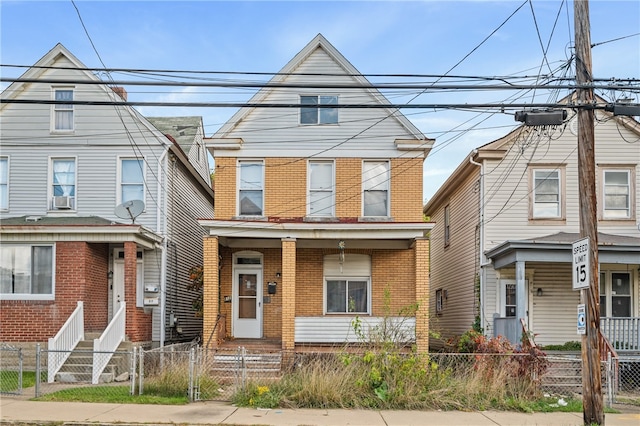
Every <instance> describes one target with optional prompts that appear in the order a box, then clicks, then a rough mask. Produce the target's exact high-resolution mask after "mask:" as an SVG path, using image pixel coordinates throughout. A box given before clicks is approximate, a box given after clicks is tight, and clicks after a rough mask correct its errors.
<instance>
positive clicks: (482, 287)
mask: <svg viewBox="0 0 640 426" xmlns="http://www.w3.org/2000/svg"><path fill="white" fill-rule="evenodd" d="M477 153H478V150H477V149H474V150H473V152H472V153H471V155H469V162H470V163H471V164H473V165H474V166H478V167H480V180H479V183H478V192H479V193H480V200H479V203H480V209H479V211H480V213H479V215H480V220H479V221H478V227H479V229H478V240H479V247H478V251H479V253H478V265H479V266H480V270H479V271H478V278H479V280H480V326H481V327H482V328H483V329H485V328H486V327H485V325H486V324H485V317H484V300H485V295H484V291H485V276H484V266H486V265H488V263H485V262H484V165H483V163H478V162H476V161H474V160H473V156H474V155H476V154H477Z"/></svg>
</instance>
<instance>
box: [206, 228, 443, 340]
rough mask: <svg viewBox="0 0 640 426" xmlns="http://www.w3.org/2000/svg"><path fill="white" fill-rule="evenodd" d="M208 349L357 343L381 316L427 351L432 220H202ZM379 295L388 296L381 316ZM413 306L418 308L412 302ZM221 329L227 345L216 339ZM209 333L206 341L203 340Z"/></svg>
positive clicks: (382, 302) (382, 304)
mask: <svg viewBox="0 0 640 426" xmlns="http://www.w3.org/2000/svg"><path fill="white" fill-rule="evenodd" d="M201 224H202V225H203V226H205V227H206V228H208V229H209V236H208V237H205V240H204V252H205V263H204V318H203V319H204V321H203V322H204V330H203V341H204V343H205V345H207V346H216V345H219V344H226V343H225V340H226V341H230V342H231V343H232V344H233V342H234V341H240V339H242V341H245V342H246V340H245V339H256V340H263V341H269V342H271V344H272V343H273V342H274V341H275V342H280V346H281V349H282V350H297V349H298V348H304V347H305V346H317V347H321V346H322V347H331V346H333V345H339V344H341V343H345V342H348V341H355V340H357V339H358V338H359V336H357V332H356V331H355V330H354V323H353V321H354V319H356V318H358V321H359V324H360V326H361V330H363V331H364V334H366V333H367V330H370V329H371V328H372V327H375V326H376V325H379V324H380V321H381V320H382V318H383V317H386V318H387V319H388V320H390V321H400V319H399V318H400V317H399V316H398V313H399V312H400V311H401V309H402V307H404V306H409V305H414V306H417V309H415V310H414V311H413V312H411V313H410V315H409V316H410V317H409V318H403V319H402V324H401V325H399V327H400V328H402V327H404V328H405V331H406V333H407V336H405V337H406V338H407V339H410V340H411V341H415V343H416V344H417V345H418V346H419V347H420V348H422V349H423V350H425V351H426V350H427V343H428V321H427V318H428V309H429V303H428V274H429V263H428V247H429V246H428V244H429V241H428V240H427V239H426V238H424V234H425V232H426V231H427V230H428V229H430V228H431V226H432V225H431V224H429V223H411V224H407V223H403V224H398V223H339V222H320V223H315V222H314V223H300V222H296V223H265V222H241V221H215V220H214V221H202V222H201ZM385 297H387V298H388V299H389V301H388V303H389V304H390V305H389V306H388V308H389V309H388V311H385V309H386V308H385V303H387V302H385ZM417 301H419V303H416V302H417ZM221 328H226V336H225V339H221V338H220V337H221V336H219V335H218V334H217V333H218V331H219V330H220V329H221ZM210 336H213V337H212V338H209V337H210Z"/></svg>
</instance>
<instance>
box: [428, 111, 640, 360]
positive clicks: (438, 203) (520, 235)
mask: <svg viewBox="0 0 640 426" xmlns="http://www.w3.org/2000/svg"><path fill="white" fill-rule="evenodd" d="M600 101H602V100H600ZM639 135H640V126H639V124H638V122H637V121H635V120H633V119H631V118H629V117H623V116H616V117H614V116H613V115H612V114H610V113H608V112H605V111H604V110H597V111H596V123H595V155H596V159H595V161H596V181H597V193H598V209H599V210H598V231H599V237H598V247H599V262H600V271H601V272H600V315H601V319H602V320H601V328H602V330H603V332H605V334H607V333H609V334H608V337H609V339H610V340H611V343H612V344H613V345H614V347H617V348H618V349H624V348H634V349H636V350H637V349H640V347H639V346H638V345H640V342H639V341H638V340H639V339H640V334H638V333H639V331H638V329H637V326H638V319H637V317H638V316H640V286H639V281H640V276H639V270H640V228H639V224H640V173H639V172H640V149H639V148H638V146H637V145H638V143H637V140H638V136H639ZM633 141H636V142H635V143H634V142H633ZM580 196H581V186H580V182H579V181H578V165H577V133H576V117H575V116H570V117H569V118H568V119H567V121H566V123H565V124H563V125H561V126H556V127H553V128H548V127H546V128H544V129H543V128H540V127H529V128H527V127H524V126H521V127H518V128H517V129H516V130H514V131H512V132H511V133H509V134H508V135H507V136H505V137H503V138H501V139H499V140H496V141H494V142H491V143H489V144H487V145H484V146H481V147H479V148H477V149H475V150H473V152H471V153H470V155H469V157H468V158H467V159H465V160H464V161H463V162H462V163H461V164H460V166H459V167H458V168H457V169H456V170H455V172H454V173H453V174H452V175H451V177H449V179H448V180H447V181H446V182H445V183H444V184H443V185H442V187H441V188H440V189H439V190H438V191H437V192H436V194H435V195H434V196H433V198H432V199H431V200H429V202H428V203H427V204H426V206H425V208H424V213H425V214H426V215H429V216H431V219H432V220H434V221H435V222H436V225H435V227H434V229H433V231H432V234H431V241H432V244H431V255H432V264H433V266H432V275H431V279H432V286H431V289H432V292H436V291H439V290H442V294H443V295H445V296H444V297H443V298H442V305H441V307H440V308H439V310H438V313H437V314H436V316H435V318H434V322H433V324H434V327H437V328H438V329H439V330H440V331H441V332H442V335H443V339H442V340H433V341H432V344H433V345H434V346H436V347H441V346H442V345H443V344H444V342H445V341H446V339H448V338H451V337H454V336H456V335H459V334H461V333H463V332H465V331H466V330H468V329H470V328H471V327H472V325H473V323H474V322H476V321H477V325H478V326H479V327H481V328H482V329H484V331H485V333H486V334H487V335H497V334H505V335H508V337H510V338H511V339H512V340H514V341H516V342H518V341H519V338H518V336H519V334H518V333H519V332H520V331H521V327H520V324H519V319H520V318H522V319H524V320H525V322H526V324H527V325H528V328H529V330H530V331H531V332H532V333H533V334H534V335H535V341H536V343H538V344H541V345H551V344H564V343H566V342H569V341H576V340H580V339H579V336H578V335H577V332H576V315H577V314H576V311H577V305H578V303H580V302H579V299H580V297H579V292H577V291H573V290H572V284H571V282H572V281H571V280H572V271H571V264H572V258H571V255H570V248H571V244H572V242H574V241H576V240H578V239H579V221H580V218H579V197H580ZM445 209H448V216H449V223H448V224H447V225H448V228H449V229H448V231H447V233H448V242H447V243H445V242H444V238H445V228H446V227H447V225H445V218H444V216H445ZM620 327H626V328H628V327H630V330H631V336H632V337H631V338H630V341H629V340H628V339H627V341H624V342H623V341H622V340H621V338H620V336H618V335H616V334H615V332H616V330H618V331H619V330H620ZM634 327H635V328H634ZM514 333H515V334H514ZM616 345H617V346H616Z"/></svg>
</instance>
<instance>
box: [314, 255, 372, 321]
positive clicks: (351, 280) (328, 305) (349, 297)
mask: <svg viewBox="0 0 640 426" xmlns="http://www.w3.org/2000/svg"><path fill="white" fill-rule="evenodd" d="M323 268H324V276H325V307H324V310H325V313H327V314H369V313H370V312H371V257H370V256H368V255H364V254H356V253H347V254H346V255H345V256H340V255H336V254H332V255H326V256H325V257H324V267H323Z"/></svg>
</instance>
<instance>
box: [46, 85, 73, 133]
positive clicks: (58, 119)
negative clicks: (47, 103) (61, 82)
mask: <svg viewBox="0 0 640 426" xmlns="http://www.w3.org/2000/svg"><path fill="white" fill-rule="evenodd" d="M53 99H54V100H55V101H73V88H54V89H53ZM51 109H52V116H53V123H52V129H51V130H52V131H53V132H72V131H73V130H74V128H75V124H74V109H73V104H64V103H61V104H58V103H56V104H53V105H52V106H51Z"/></svg>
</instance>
